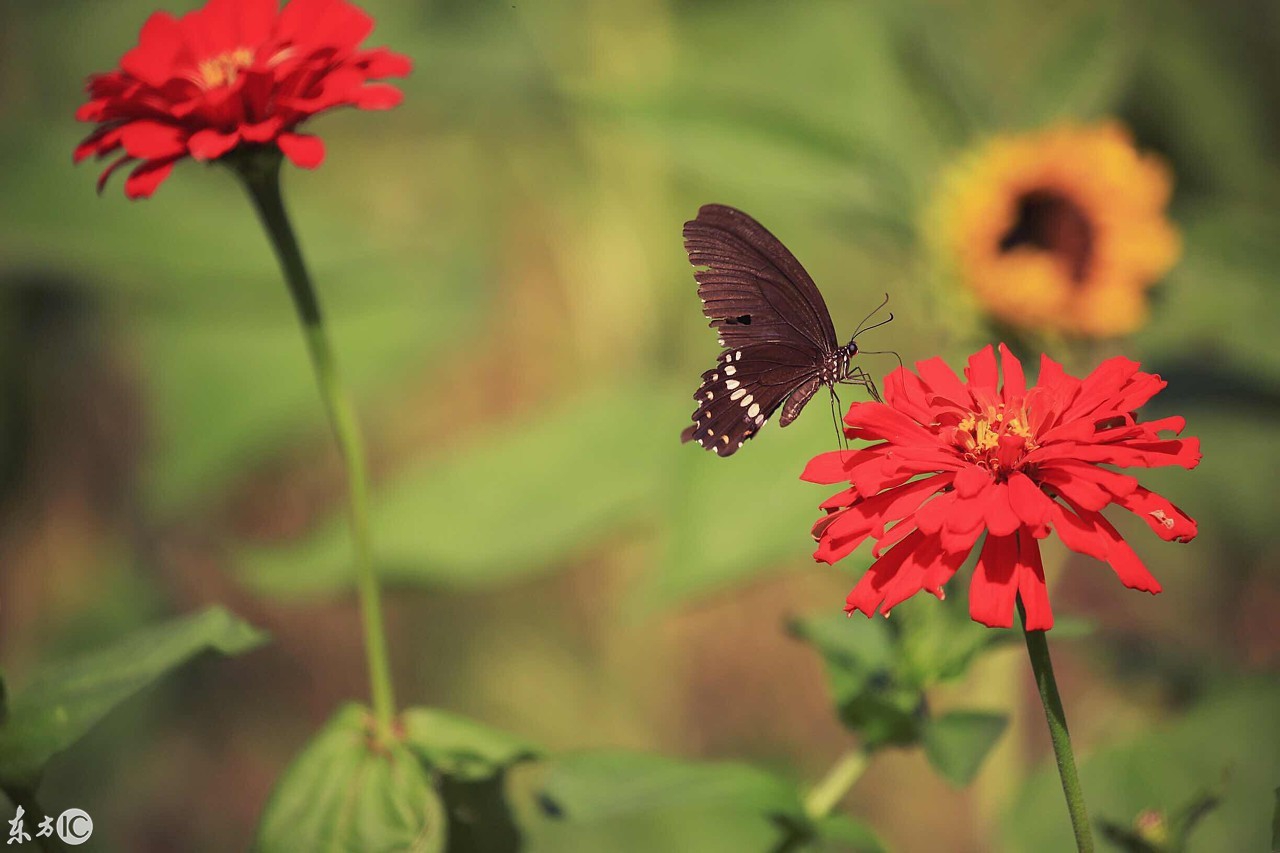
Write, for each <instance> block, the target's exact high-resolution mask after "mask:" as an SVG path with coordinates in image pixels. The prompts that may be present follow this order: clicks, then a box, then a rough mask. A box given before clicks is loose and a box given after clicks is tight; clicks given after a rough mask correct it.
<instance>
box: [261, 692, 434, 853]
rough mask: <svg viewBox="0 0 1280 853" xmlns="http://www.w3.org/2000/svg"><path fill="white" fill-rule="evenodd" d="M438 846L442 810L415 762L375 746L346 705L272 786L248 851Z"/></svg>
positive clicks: (400, 749) (362, 713)
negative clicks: (254, 847)
mask: <svg viewBox="0 0 1280 853" xmlns="http://www.w3.org/2000/svg"><path fill="white" fill-rule="evenodd" d="M446 839H447V828H446V823H445V812H444V807H443V805H442V804H441V801H440V797H439V795H438V794H437V793H436V792H435V790H434V789H433V788H432V786H431V783H430V781H429V779H428V778H427V773H426V771H425V770H424V769H423V768H422V765H421V764H419V762H418V760H417V757H416V756H415V755H414V754H413V752H412V751H411V750H409V749H408V748H407V747H406V746H404V745H403V744H400V743H392V744H390V745H377V746H375V745H374V742H373V740H372V737H371V731H370V720H369V712H368V710H367V709H365V708H362V707H360V706H358V705H348V706H346V707H344V708H343V709H341V710H340V711H339V712H338V713H337V714H336V715H334V717H333V719H332V720H330V721H329V723H328V724H327V725H326V726H325V727H324V728H323V729H322V730H321V731H320V733H319V734H317V735H316V736H315V738H314V739H312V741H311V742H310V743H309V744H307V746H306V748H305V749H304V750H303V751H302V754H301V755H299V756H298V757H297V758H296V759H294V762H293V764H291V765H290V766H289V768H288V770H286V771H285V774H284V776H283V777H282V778H281V779H280V781H279V782H278V783H277V785H276V788H275V790H274V791H273V792H272V794H271V799H270V800H269V801H268V802H267V807H266V810H265V812H264V813H263V815H262V822H261V824H260V825H259V827H258V838H257V843H256V849H258V850H261V851H263V853H273V851H277V850H279V851H284V852H285V853H291V852H292V851H295V850H315V851H346V850H386V851H391V850H411V851H415V853H441V851H443V850H445V844H446Z"/></svg>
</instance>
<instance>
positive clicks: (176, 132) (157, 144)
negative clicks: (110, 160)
mask: <svg viewBox="0 0 1280 853" xmlns="http://www.w3.org/2000/svg"><path fill="white" fill-rule="evenodd" d="M120 142H121V143H122V144H123V145H124V150H125V151H128V152H129V155H130V156H131V157H137V158H139V159H142V160H156V159H161V158H164V157H172V156H174V155H175V154H181V153H182V152H183V150H184V149H185V148H186V143H185V142H184V140H183V132H182V129H181V128H179V127H175V126H173V125H171V124H161V123H160V122H157V121H135V122H130V123H129V124H127V125H125V126H124V127H123V128H121V129H120Z"/></svg>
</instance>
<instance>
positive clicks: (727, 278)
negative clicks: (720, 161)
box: [680, 204, 893, 456]
mask: <svg viewBox="0 0 1280 853" xmlns="http://www.w3.org/2000/svg"><path fill="white" fill-rule="evenodd" d="M684 247H685V251H687V252H688V253H689V263H691V264H693V265H694V267H697V268H698V269H697V270H696V271H695V272H694V274H693V277H694V278H695V279H697V281H698V296H699V298H701V299H702V313H704V314H706V315H707V318H708V319H709V320H711V324H710V325H711V328H713V329H715V330H716V331H717V332H718V333H719V334H720V345H721V346H722V347H724V348H725V349H724V351H723V352H721V353H720V357H719V359H718V360H717V362H716V366H715V367H713V368H711V369H710V370H708V371H707V372H706V373H704V374H702V386H701V387H700V388H698V392H697V393H696V394H694V395H693V399H695V400H697V401H698V408H697V410H696V411H694V413H693V426H690V427H687V428H686V429H685V430H684V432H683V433H682V434H681V436H680V437H681V440H683V441H696V442H697V443H698V444H699V445H701V446H702V447H703V448H705V449H707V450H714V451H715V452H716V453H718V454H719V455H721V456H730V455H732V454H733V453H735V452H736V451H737V450H738V448H740V447H742V445H743V443H744V442H746V441H747V439H749V438H751V437H752V436H754V435H755V434H756V433H757V432H759V431H760V428H761V427H762V426H764V423H765V421H766V420H768V419H769V416H770V415H772V414H773V413H774V411H776V410H777V409H778V407H779V406H781V407H782V417H781V418H780V420H781V423H782V425H783V426H784V427H785V426H786V425H787V424H789V423H791V422H792V421H793V420H795V419H796V416H797V415H799V414H800V410H801V409H803V408H804V407H805V404H806V403H808V402H809V400H810V398H812V397H813V395H814V393H816V392H817V390H818V387H819V386H820V385H826V386H827V387H828V388H829V389H831V392H832V394H833V395H834V394H835V386H836V383H838V382H844V383H849V384H852V385H861V386H862V387H863V388H866V389H867V391H868V393H870V394H871V396H872V398H874V399H875V400H879V399H880V394H879V393H878V392H877V391H876V386H875V383H874V382H873V381H872V380H871V377H870V376H869V375H867V373H866V371H864V370H863V369H862V368H861V367H854V366H852V363H851V362H852V359H853V357H854V356H855V355H857V354H858V345H857V344H856V343H855V342H854V341H853V339H850V340H849V343H847V344H845V345H843V346H841V345H840V343H839V342H838V341H837V340H836V330H835V326H834V325H833V324H832V322H831V312H830V311H828V310H827V304H826V303H825V302H824V301H823V300H822V294H821V293H819V292H818V287H817V285H815V284H814V283H813V279H812V278H810V277H809V274H808V273H807V272H805V270H804V267H802V266H800V262H799V261H797V260H796V259H795V256H794V255H792V254H791V252H789V251H787V248H786V247H785V246H783V245H782V243H781V242H779V241H778V238H776V237H774V236H773V235H772V234H770V233H769V232H768V231H767V230H765V228H764V226H762V225H761V224H760V223H758V222H756V221H755V220H754V219H752V218H751V217H750V216H747V215H746V214H745V213H743V212H742V211H740V210H735V209H734V208H732V207H726V206H724V205H720V204H708V205H703V207H702V208H701V209H699V210H698V216H697V218H696V219H694V220H692V221H690V222H686V223H685V225H684ZM885 298H886V300H887V299H888V297H887V296H886V297H885ZM883 305H884V303H881V307H883ZM879 310H880V309H879V308H877V309H876V311H879ZM874 314H875V312H874V311H873V312H872V315H871V316H874ZM892 319H893V315H892V314H890V315H889V320H892ZM889 320H885V321H884V322H885V323H887V322H889ZM863 322H864V323H865V322H866V321H865V320H864V321H863ZM876 325H882V324H881V323H877V324H876ZM871 328H875V327H874V326H873V327H871ZM862 331H863V329H862V328H861V326H860V327H859V331H857V332H855V333H854V337H855V338H856V337H857V336H858V334H860V333H861V332H862ZM784 401H785V405H784Z"/></svg>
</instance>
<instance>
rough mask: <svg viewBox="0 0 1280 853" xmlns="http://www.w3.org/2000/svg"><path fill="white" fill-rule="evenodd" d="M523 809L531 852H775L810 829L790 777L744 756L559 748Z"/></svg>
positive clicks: (540, 770)
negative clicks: (704, 759) (682, 756)
mask: <svg viewBox="0 0 1280 853" xmlns="http://www.w3.org/2000/svg"><path fill="white" fill-rule="evenodd" d="M539 780H540V781H538V783H537V784H536V785H534V787H533V788H532V790H531V795H530V796H529V797H527V798H526V799H527V804H526V806H525V807H524V808H523V810H522V815H521V827H522V829H523V830H524V831H525V833H526V838H527V839H528V847H527V849H528V850H530V851H532V853H544V851H545V853H553V851H554V853H594V851H601V850H609V851H611V853H649V851H654V850H697V851H700V853H703V851H705V853H722V851H723V853H737V852H738V851H747V850H758V851H773V850H775V849H776V848H778V845H780V844H783V843H785V842H786V841H787V840H788V839H790V838H791V837H793V833H792V831H791V830H790V829H789V827H805V828H807V827H808V823H807V818H806V817H805V815H804V810H803V807H802V805H801V802H800V795H799V792H798V791H797V790H796V788H795V787H794V786H793V785H792V784H791V783H789V782H787V781H785V780H782V779H778V778H777V777H774V776H772V775H770V774H769V773H766V772H765V771H763V770H760V769H757V768H755V767H751V766H748V765H745V764H736V763H707V764H699V763H693V762H685V761H680V760H677V759H673V758H666V757H661V756H657V755H647V754H641V753H632V752H620V751H601V752H590V753H578V754H573V755H564V756H557V757H555V758H553V759H551V760H549V761H548V762H546V764H545V765H544V766H542V767H540V768H539Z"/></svg>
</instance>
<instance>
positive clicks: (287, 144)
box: [276, 133, 324, 169]
mask: <svg viewBox="0 0 1280 853" xmlns="http://www.w3.org/2000/svg"><path fill="white" fill-rule="evenodd" d="M276 144H277V145H279V146H280V150H281V151H283V152H284V156H286V157H288V158H289V162H290V163H292V164H293V165H295V166H297V167H299V168H301V169H314V168H316V167H317V166H319V165H320V164H321V163H323V162H324V141H323V140H322V139H320V137H318V136H304V135H302V134H298V133H282V134H280V138H279V139H277V140H276Z"/></svg>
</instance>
